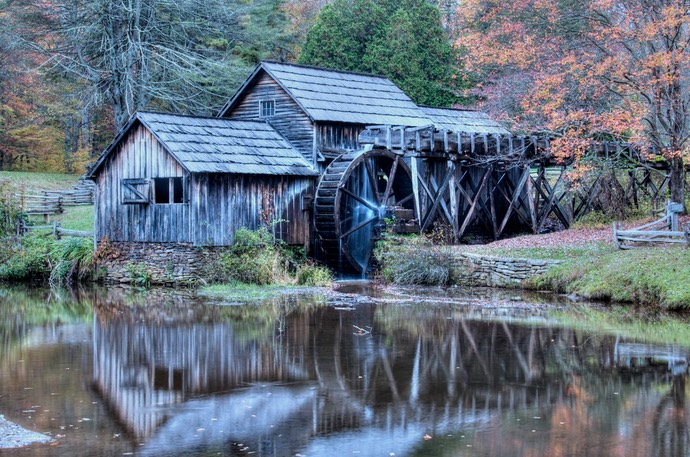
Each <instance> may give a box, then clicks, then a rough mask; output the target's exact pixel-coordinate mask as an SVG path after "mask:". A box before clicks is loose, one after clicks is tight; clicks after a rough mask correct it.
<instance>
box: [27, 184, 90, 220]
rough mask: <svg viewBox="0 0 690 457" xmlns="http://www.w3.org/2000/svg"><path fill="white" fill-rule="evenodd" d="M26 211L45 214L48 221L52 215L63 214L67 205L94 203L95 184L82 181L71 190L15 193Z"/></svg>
mask: <svg viewBox="0 0 690 457" xmlns="http://www.w3.org/2000/svg"><path fill="white" fill-rule="evenodd" d="M15 197H16V198H17V200H18V201H19V203H20V205H21V207H22V208H23V210H24V212H25V213H26V214H29V215H43V217H44V220H45V221H46V222H48V220H49V216H50V215H55V214H62V213H63V212H64V210H65V208H66V207H69V206H85V205H93V199H94V186H93V184H91V183H88V182H86V181H80V182H79V183H78V184H76V185H75V186H74V188H73V189H70V190H44V191H36V192H29V193H22V194H17V195H15Z"/></svg>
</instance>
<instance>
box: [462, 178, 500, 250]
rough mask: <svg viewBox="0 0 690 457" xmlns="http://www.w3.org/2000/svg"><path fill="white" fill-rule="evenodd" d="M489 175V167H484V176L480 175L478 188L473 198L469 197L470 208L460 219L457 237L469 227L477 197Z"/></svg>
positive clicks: (480, 194) (479, 195) (475, 207)
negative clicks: (461, 219)
mask: <svg viewBox="0 0 690 457" xmlns="http://www.w3.org/2000/svg"><path fill="white" fill-rule="evenodd" d="M490 175H491V169H489V168H486V169H485V171H484V176H483V177H482V181H481V184H480V185H479V188H478V189H477V190H476V192H475V195H474V198H473V199H470V200H469V202H470V208H469V210H468V211H467V214H466V215H465V219H464V220H463V221H462V225H461V226H460V229H459V230H458V233H457V235H455V237H456V238H457V239H460V238H462V236H463V235H464V234H465V231H466V230H467V228H468V227H469V225H470V223H471V222H472V219H473V218H474V213H475V211H476V210H477V204H478V203H479V199H480V198H481V196H482V192H483V191H484V189H485V188H486V183H487V182H488V181H489V176H490ZM467 197H468V195H467V194H465V198H467Z"/></svg>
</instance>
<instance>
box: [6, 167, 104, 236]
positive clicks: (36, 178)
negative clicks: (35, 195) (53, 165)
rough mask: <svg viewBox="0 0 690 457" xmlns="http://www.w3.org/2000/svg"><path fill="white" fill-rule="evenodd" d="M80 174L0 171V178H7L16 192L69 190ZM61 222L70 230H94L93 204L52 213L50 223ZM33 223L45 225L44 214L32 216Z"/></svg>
mask: <svg viewBox="0 0 690 457" xmlns="http://www.w3.org/2000/svg"><path fill="white" fill-rule="evenodd" d="M79 178H80V176H79V175H67V174H64V173H32V172H24V171H0V180H7V181H8V182H9V184H10V186H11V188H12V189H14V192H26V193H30V192H32V191H43V190H69V189H72V187H74V185H75V184H76V183H77V181H79ZM54 221H55V222H58V223H60V226H61V227H62V228H65V229H69V230H82V231H92V230H93V225H94V214H93V206H76V207H74V206H69V207H67V208H65V211H64V213H62V214H56V215H51V216H50V218H49V222H48V224H52V223H53V222H54ZM29 222H30V223H32V224H33V225H45V224H46V222H45V220H44V218H43V216H31V217H30V218H29Z"/></svg>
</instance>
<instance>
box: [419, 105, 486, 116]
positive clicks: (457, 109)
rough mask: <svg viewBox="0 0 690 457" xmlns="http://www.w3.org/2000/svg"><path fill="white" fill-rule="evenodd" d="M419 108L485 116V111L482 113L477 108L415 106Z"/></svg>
mask: <svg viewBox="0 0 690 457" xmlns="http://www.w3.org/2000/svg"><path fill="white" fill-rule="evenodd" d="M417 106H418V107H420V108H431V109H447V110H452V111H467V112H470V113H484V114H486V112H485V111H482V110H480V109H477V108H470V107H463V108H455V107H452V106H450V107H448V106H429V105H417Z"/></svg>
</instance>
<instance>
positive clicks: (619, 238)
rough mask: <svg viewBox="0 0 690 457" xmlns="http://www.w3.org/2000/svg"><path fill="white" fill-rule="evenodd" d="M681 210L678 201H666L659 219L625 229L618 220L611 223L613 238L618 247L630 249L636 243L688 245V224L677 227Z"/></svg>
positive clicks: (689, 242) (681, 206)
mask: <svg viewBox="0 0 690 457" xmlns="http://www.w3.org/2000/svg"><path fill="white" fill-rule="evenodd" d="M682 211H683V205H681V204H679V203H672V202H667V203H666V213H665V214H664V216H663V217H662V218H661V219H658V220H656V221H653V222H650V223H648V224H644V225H641V226H640V227H636V228H633V229H628V230H625V229H623V226H622V224H621V223H620V222H614V223H613V239H614V242H615V243H616V247H617V248H618V249H630V248H633V247H635V246H638V244H637V243H642V245H644V244H646V243H677V244H685V245H687V246H690V224H685V226H684V227H683V228H682V230H681V229H680V227H679V221H678V215H679V214H680V213H681V212H682Z"/></svg>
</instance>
